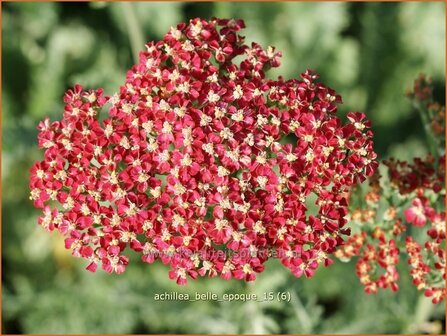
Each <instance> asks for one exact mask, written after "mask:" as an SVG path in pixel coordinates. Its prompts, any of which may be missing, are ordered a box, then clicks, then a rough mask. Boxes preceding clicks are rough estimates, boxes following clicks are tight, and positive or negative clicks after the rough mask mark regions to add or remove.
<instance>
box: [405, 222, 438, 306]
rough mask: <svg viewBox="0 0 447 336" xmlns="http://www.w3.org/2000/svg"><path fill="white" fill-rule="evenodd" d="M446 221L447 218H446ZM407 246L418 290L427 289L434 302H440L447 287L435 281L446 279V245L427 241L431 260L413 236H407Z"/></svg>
mask: <svg viewBox="0 0 447 336" xmlns="http://www.w3.org/2000/svg"><path fill="white" fill-rule="evenodd" d="M444 221H445V218H444ZM405 248H406V251H407V254H408V257H409V258H408V264H409V265H410V268H411V270H410V275H411V277H412V278H413V283H414V285H415V286H416V287H417V289H418V290H425V295H426V296H428V297H431V298H432V302H433V303H435V304H436V303H439V302H440V301H442V300H443V299H444V298H445V296H446V289H445V287H443V286H442V285H440V286H433V285H432V283H433V282H444V281H445V268H446V262H445V257H446V256H445V247H441V244H440V242H439V241H427V242H426V243H425V246H424V252H426V253H425V254H426V255H429V256H430V259H431V263H432V265H433V266H434V267H433V266H431V265H430V264H429V262H430V261H428V262H426V261H425V260H426V259H427V258H426V257H425V256H424V254H423V253H422V251H423V249H422V247H421V246H420V245H419V244H418V243H417V242H416V241H415V240H414V239H413V238H412V237H410V236H409V237H407V238H406V240H405Z"/></svg>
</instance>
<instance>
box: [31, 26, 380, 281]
mask: <svg viewBox="0 0 447 336" xmlns="http://www.w3.org/2000/svg"><path fill="white" fill-rule="evenodd" d="M241 28H244V22H243V21H240V20H219V19H215V20H211V21H204V20H201V19H194V20H191V21H190V22H189V24H179V25H178V26H177V27H176V28H171V31H170V32H169V33H168V34H167V35H165V37H164V39H163V40H162V41H159V42H157V43H152V42H151V43H148V44H147V45H146V48H147V49H146V51H145V52H141V53H140V61H139V63H138V64H136V65H135V66H133V67H132V69H131V70H130V71H129V72H128V74H127V79H126V82H125V84H124V86H122V87H121V88H120V91H119V92H118V93H116V94H114V95H113V96H112V97H111V98H108V97H107V98H106V97H104V96H103V92H102V90H90V91H83V90H82V88H81V87H80V86H76V87H75V88H74V90H70V91H68V92H67V94H66V95H65V103H66V107H65V111H64V116H63V119H62V120H61V121H57V122H53V123H50V122H49V121H48V120H46V121H44V122H42V123H41V124H40V125H39V129H40V131H41V132H40V134H39V146H40V147H41V148H44V149H45V155H44V160H43V161H42V162H38V163H36V164H35V165H34V166H33V168H32V170H31V180H30V188H31V197H32V199H33V200H34V204H35V206H36V207H38V208H42V209H43V211H44V215H43V216H42V217H41V218H40V219H39V224H40V225H42V226H43V227H45V228H46V229H48V230H54V229H57V230H58V231H59V232H60V233H61V234H63V235H64V236H65V237H66V240H65V242H66V247H67V248H69V249H71V250H72V251H73V255H74V256H78V257H83V258H86V259H88V260H89V261H90V264H89V265H88V267H87V268H88V269H89V270H90V271H95V269H96V268H97V265H98V264H100V265H101V266H102V268H103V269H104V270H105V271H107V272H116V273H121V272H123V271H124V269H125V267H126V265H127V264H128V262H129V260H128V257H126V256H125V255H124V252H125V249H126V248H127V247H129V248H130V249H132V250H134V251H137V252H139V253H141V255H142V260H143V261H144V262H148V263H152V262H154V260H156V259H161V260H162V262H163V263H166V264H169V265H170V267H171V271H170V272H169V277H170V278H171V279H175V280H176V281H177V283H179V284H184V283H186V281H187V276H190V277H191V278H195V277H197V276H198V275H200V276H205V275H208V276H210V277H214V276H217V275H219V276H221V277H222V278H224V279H229V278H232V277H234V278H236V279H245V280H247V281H250V280H254V279H255V275H256V273H258V272H261V271H263V269H264V266H263V264H264V262H265V261H266V260H267V259H268V257H269V256H270V255H271V251H275V252H277V255H278V258H280V259H281V261H282V263H283V264H284V265H285V266H286V267H288V268H289V269H290V270H291V271H292V273H293V274H294V275H296V276H301V275H302V274H303V273H304V274H305V275H306V276H311V275H312V274H313V272H314V271H315V269H316V268H317V267H318V265H319V264H321V263H324V264H326V265H327V264H329V263H330V259H329V255H330V254H332V253H333V252H334V251H335V249H336V247H337V246H338V245H340V244H341V243H342V241H343V238H342V237H343V235H345V234H347V233H348V230H347V229H345V228H344V225H345V224H346V219H345V216H346V214H347V200H346V197H345V192H346V191H347V188H348V187H349V186H351V185H353V184H355V183H357V182H359V181H363V180H365V178H366V176H370V175H372V174H373V172H374V170H375V168H376V166H377V163H376V162H375V158H376V154H375V153H374V151H373V148H372V145H373V144H372V141H371V137H372V132H371V131H370V130H369V128H370V124H369V121H367V120H366V119H365V115H364V114H361V113H349V115H348V119H349V123H347V124H345V125H344V124H343V123H342V122H341V120H340V119H339V118H337V117H336V116H335V112H336V111H337V103H340V102H341V98H340V96H338V95H337V94H336V93H335V92H334V91H333V90H331V89H329V88H327V87H326V86H324V85H323V84H321V83H317V82H316V81H315V80H316V79H317V75H315V74H314V73H312V72H310V71H306V72H305V73H303V74H302V80H301V81H300V80H295V79H294V80H288V81H285V80H283V79H282V78H279V79H278V80H269V79H266V78H265V72H266V71H267V70H268V69H269V68H271V67H277V66H279V56H280V53H278V52H275V50H274V48H272V47H268V48H267V50H264V49H262V48H261V46H259V45H258V44H256V43H252V44H251V46H248V45H246V44H244V38H243V37H241V36H240V35H239V34H238V31H239V30H240V29H241ZM235 57H238V58H240V59H241V61H240V63H239V65H237V64H236V63H233V60H234V59H235ZM106 102H108V103H110V104H111V107H110V108H109V116H108V117H107V118H106V119H105V120H104V121H103V122H100V121H99V118H98V112H99V110H100V109H101V108H102V107H103V105H104V104H105V103H106ZM289 135H291V136H292V137H296V138H294V139H295V140H294V141H293V144H290V143H289V144H286V143H284V141H283V140H284V139H285V138H286V137H287V136H289ZM311 194H314V195H315V196H316V199H317V200H316V205H317V207H318V211H317V212H316V213H313V214H309V213H308V209H307V207H306V203H305V201H306V199H308V197H309V196H310V195H311ZM265 251H268V253H265ZM220 252H222V253H220ZM229 252H232V253H229Z"/></svg>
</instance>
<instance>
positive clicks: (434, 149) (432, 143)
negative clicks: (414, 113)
mask: <svg viewBox="0 0 447 336" xmlns="http://www.w3.org/2000/svg"><path fill="white" fill-rule="evenodd" d="M414 106H415V108H416V109H417V110H418V112H419V115H420V116H421V120H422V126H423V127H424V131H425V135H426V138H427V142H428V147H429V150H430V152H431V154H432V155H433V157H434V158H435V159H437V158H438V155H439V153H438V146H437V144H436V139H435V138H434V137H433V133H432V130H431V128H430V119H429V118H428V115H427V113H426V109H425V108H423V107H422V106H421V104H420V103H419V102H414ZM436 162H437V160H436Z"/></svg>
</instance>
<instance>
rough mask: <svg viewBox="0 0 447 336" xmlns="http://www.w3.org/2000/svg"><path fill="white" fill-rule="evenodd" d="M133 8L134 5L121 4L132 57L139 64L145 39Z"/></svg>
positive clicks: (128, 3)
mask: <svg viewBox="0 0 447 336" xmlns="http://www.w3.org/2000/svg"><path fill="white" fill-rule="evenodd" d="M133 6H134V4H133V3H130V2H121V7H122V8H123V15H124V19H125V21H126V25H127V33H128V34H129V40H130V45H131V48H132V55H133V58H134V61H135V62H138V60H139V54H140V50H141V48H143V46H144V37H143V31H142V29H141V25H140V23H139V22H138V18H137V15H136V14H135V10H134V7H133Z"/></svg>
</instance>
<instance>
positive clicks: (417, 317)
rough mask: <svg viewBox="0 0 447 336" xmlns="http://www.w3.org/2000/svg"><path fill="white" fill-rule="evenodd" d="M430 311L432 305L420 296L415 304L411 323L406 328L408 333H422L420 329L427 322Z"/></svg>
mask: <svg viewBox="0 0 447 336" xmlns="http://www.w3.org/2000/svg"><path fill="white" fill-rule="evenodd" d="M432 310H433V303H432V302H431V300H430V299H429V298H427V297H425V296H424V295H423V294H422V295H421V296H420V297H419V299H418V302H417V304H416V311H415V314H414V319H413V323H411V324H410V325H409V326H408V332H409V333H419V332H421V331H423V330H422V329H423V328H424V325H425V323H426V322H428V321H429V318H430V315H431V312H432Z"/></svg>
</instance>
